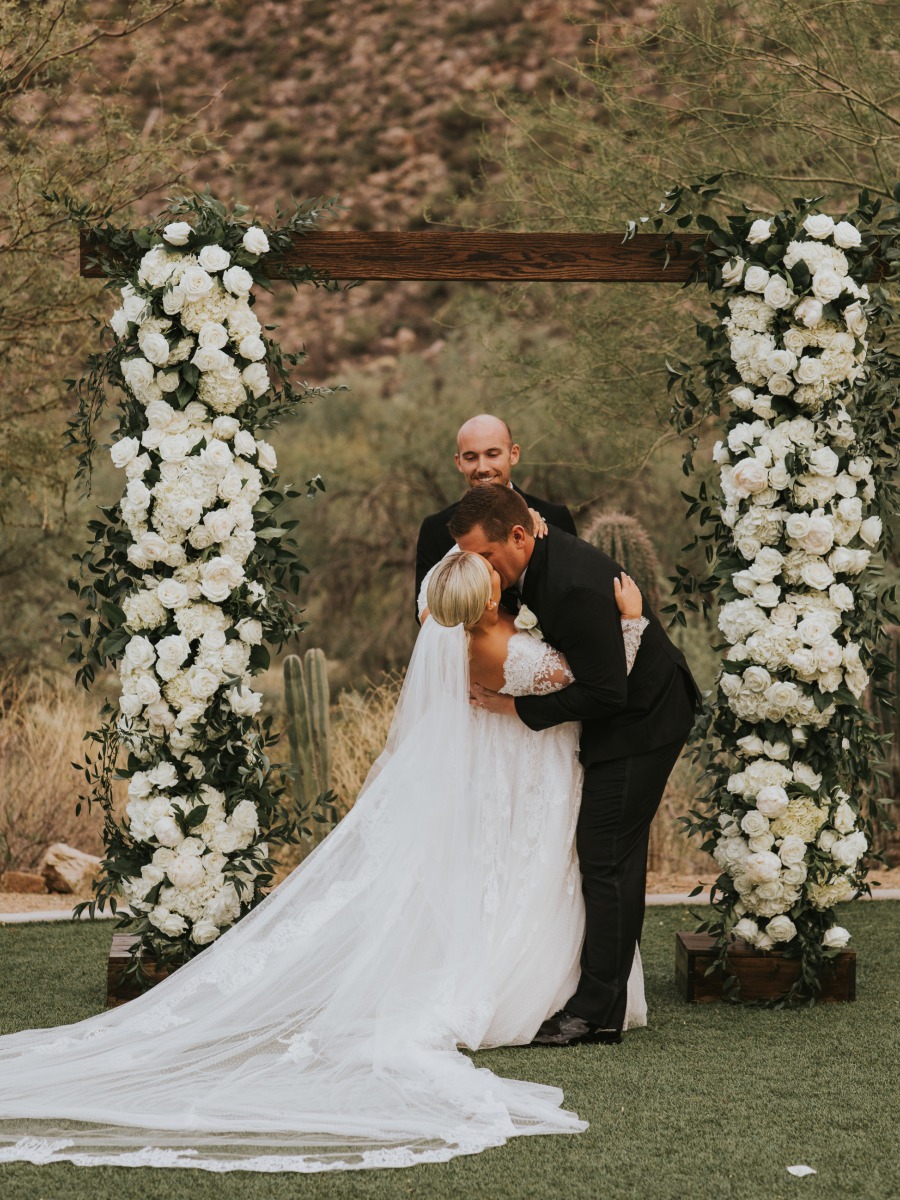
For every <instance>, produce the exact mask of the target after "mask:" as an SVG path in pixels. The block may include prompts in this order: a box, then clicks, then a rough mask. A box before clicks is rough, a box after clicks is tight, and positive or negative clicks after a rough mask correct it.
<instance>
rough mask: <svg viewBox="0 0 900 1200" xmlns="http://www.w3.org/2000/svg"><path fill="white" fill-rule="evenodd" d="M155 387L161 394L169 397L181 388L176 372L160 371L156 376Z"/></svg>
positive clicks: (179, 377) (179, 378)
mask: <svg viewBox="0 0 900 1200" xmlns="http://www.w3.org/2000/svg"><path fill="white" fill-rule="evenodd" d="M156 386H157V387H158V388H159V390H160V391H161V392H162V393H163V394H169V395H171V393H172V392H177V391H178V389H179V387H180V386H181V376H180V375H179V373H178V372H177V371H160V372H158V374H157V376H156Z"/></svg>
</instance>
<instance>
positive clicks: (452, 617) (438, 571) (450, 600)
mask: <svg viewBox="0 0 900 1200" xmlns="http://www.w3.org/2000/svg"><path fill="white" fill-rule="evenodd" d="M492 591H493V587H492V583H491V572H490V568H489V567H488V565H487V563H486V562H485V561H484V559H483V558H482V557H481V555H480V554H472V553H471V552H469V551H466V550H463V551H461V552H460V553H459V554H451V555H450V557H449V558H445V559H444V561H443V562H441V563H439V564H438V565H437V567H436V568H435V570H434V574H433V575H432V576H431V579H430V580H429V581H428V591H427V592H426V599H427V603H428V611H429V612H430V613H431V615H432V616H433V617H434V619H435V620H436V621H437V623H438V625H449V626H453V625H462V626H463V627H464V628H465V629H466V630H467V631H468V630H470V629H472V628H473V626H475V625H477V624H478V622H479V621H480V620H481V617H482V614H483V613H484V610H485V609H486V608H487V603H488V601H489V600H490V598H491V593H492Z"/></svg>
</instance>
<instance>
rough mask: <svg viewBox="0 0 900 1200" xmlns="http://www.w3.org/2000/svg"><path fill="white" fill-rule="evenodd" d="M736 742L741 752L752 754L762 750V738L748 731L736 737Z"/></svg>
mask: <svg viewBox="0 0 900 1200" xmlns="http://www.w3.org/2000/svg"><path fill="white" fill-rule="evenodd" d="M737 744H738V746H739V748H740V750H741V753H742V754H747V755H750V756H752V755H755V754H762V752H763V740H762V738H761V737H757V735H756V734H754V733H748V734H745V736H744V737H740V738H738V740H737Z"/></svg>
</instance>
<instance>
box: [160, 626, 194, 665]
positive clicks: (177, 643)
mask: <svg viewBox="0 0 900 1200" xmlns="http://www.w3.org/2000/svg"><path fill="white" fill-rule="evenodd" d="M190 650H191V647H190V643H189V642H188V640H187V638H186V637H184V635H183V634H180V633H172V634H169V636H168V637H164V638H161V639H160V641H159V642H158V643H157V646H156V652H157V654H158V655H159V658H160V661H162V662H170V663H174V664H175V666H176V667H180V666H181V664H182V663H183V662H184V660H185V659H186V658H187V656H188V654H190Z"/></svg>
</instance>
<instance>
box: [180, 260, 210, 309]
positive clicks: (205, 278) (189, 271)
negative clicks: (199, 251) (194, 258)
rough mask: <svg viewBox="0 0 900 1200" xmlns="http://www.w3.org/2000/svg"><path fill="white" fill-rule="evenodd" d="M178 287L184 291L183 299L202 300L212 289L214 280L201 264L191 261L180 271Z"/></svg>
mask: <svg viewBox="0 0 900 1200" xmlns="http://www.w3.org/2000/svg"><path fill="white" fill-rule="evenodd" d="M179 287H180V288H181V290H182V291H183V292H184V297H185V300H188V301H193V300H202V298H203V297H204V296H208V295H209V293H210V292H211V291H212V290H213V288H214V287H215V281H214V280H213V277H212V276H211V275H208V274H207V273H206V271H204V270H203V268H202V267H201V266H198V265H196V264H194V263H192V264H191V265H190V266H189V267H185V269H184V271H183V272H182V275H181V281H180V283H179Z"/></svg>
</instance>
